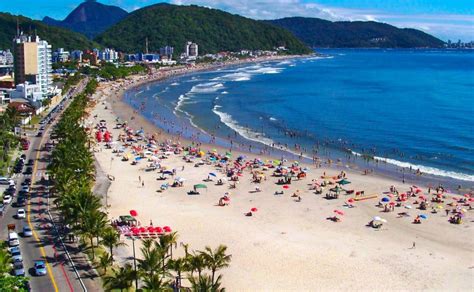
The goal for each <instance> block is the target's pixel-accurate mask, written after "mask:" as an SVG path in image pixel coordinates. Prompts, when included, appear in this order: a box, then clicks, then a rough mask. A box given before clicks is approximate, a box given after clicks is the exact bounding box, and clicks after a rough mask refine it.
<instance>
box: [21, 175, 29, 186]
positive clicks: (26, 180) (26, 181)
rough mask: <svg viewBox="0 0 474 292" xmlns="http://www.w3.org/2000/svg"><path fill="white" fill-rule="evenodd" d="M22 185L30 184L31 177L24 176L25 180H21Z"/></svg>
mask: <svg viewBox="0 0 474 292" xmlns="http://www.w3.org/2000/svg"><path fill="white" fill-rule="evenodd" d="M22 185H24V186H25V185H27V186H29V185H31V178H29V177H27V178H25V180H24V181H23V183H22Z"/></svg>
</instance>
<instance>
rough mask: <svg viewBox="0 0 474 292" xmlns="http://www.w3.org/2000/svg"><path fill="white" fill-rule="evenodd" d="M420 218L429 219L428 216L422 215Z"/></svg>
mask: <svg viewBox="0 0 474 292" xmlns="http://www.w3.org/2000/svg"><path fill="white" fill-rule="evenodd" d="M420 218H423V219H428V216H426V215H425V214H421V215H420Z"/></svg>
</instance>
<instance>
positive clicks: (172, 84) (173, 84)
mask: <svg viewBox="0 0 474 292" xmlns="http://www.w3.org/2000/svg"><path fill="white" fill-rule="evenodd" d="M170 85H171V86H178V85H179V82H173V83H171V84H170Z"/></svg>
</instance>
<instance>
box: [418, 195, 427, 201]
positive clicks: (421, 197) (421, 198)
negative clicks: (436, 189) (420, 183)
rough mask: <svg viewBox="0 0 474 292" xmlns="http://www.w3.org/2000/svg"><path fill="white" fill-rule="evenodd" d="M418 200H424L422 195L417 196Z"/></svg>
mask: <svg viewBox="0 0 474 292" xmlns="http://www.w3.org/2000/svg"><path fill="white" fill-rule="evenodd" d="M418 198H419V199H420V200H426V198H425V196H423V195H421V196H418Z"/></svg>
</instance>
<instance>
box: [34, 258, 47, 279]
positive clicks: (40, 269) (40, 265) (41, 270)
mask: <svg viewBox="0 0 474 292" xmlns="http://www.w3.org/2000/svg"><path fill="white" fill-rule="evenodd" d="M34 268H35V274H36V276H44V275H46V264H45V262H44V261H35V266H34Z"/></svg>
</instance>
